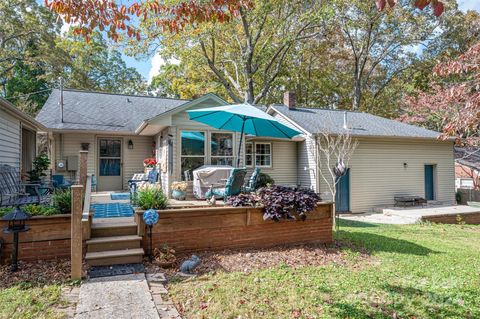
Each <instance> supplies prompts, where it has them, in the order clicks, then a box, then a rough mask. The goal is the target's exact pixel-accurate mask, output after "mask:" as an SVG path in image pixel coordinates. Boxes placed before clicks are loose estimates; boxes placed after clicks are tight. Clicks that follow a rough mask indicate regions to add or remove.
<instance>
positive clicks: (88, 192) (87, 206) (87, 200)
mask: <svg viewBox="0 0 480 319" xmlns="http://www.w3.org/2000/svg"><path fill="white" fill-rule="evenodd" d="M91 196H92V174H87V182H86V185H85V193H84V201H83V216H84V217H85V215H88V214H89V213H90V197H91Z"/></svg>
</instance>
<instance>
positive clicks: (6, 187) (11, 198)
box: [0, 165, 52, 206]
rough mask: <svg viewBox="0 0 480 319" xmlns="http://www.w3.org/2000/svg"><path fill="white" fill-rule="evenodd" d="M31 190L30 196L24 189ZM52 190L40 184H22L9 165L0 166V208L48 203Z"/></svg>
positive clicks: (18, 174) (18, 175) (17, 174)
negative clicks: (32, 193)
mask: <svg viewBox="0 0 480 319" xmlns="http://www.w3.org/2000/svg"><path fill="white" fill-rule="evenodd" d="M27 186H28V187H29V188H30V189H31V190H33V192H34V194H35V195H30V194H29V193H28V192H27V190H26V187H27ZM51 193H52V190H51V188H50V187H48V186H42V185H40V184H33V183H23V182H22V180H21V179H20V173H19V172H18V171H17V170H16V169H15V168H14V167H12V166H10V165H0V206H21V205H28V204H45V203H48V202H49V201H50V195H51Z"/></svg>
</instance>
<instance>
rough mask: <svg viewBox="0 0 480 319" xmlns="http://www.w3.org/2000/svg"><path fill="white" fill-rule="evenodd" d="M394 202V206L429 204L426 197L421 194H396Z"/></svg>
mask: <svg viewBox="0 0 480 319" xmlns="http://www.w3.org/2000/svg"><path fill="white" fill-rule="evenodd" d="M393 200H394V204H393V206H395V207H397V206H403V207H407V206H420V205H422V207H423V205H424V204H427V201H426V200H425V198H423V197H420V196H394V197H393Z"/></svg>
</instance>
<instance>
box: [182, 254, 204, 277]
mask: <svg viewBox="0 0 480 319" xmlns="http://www.w3.org/2000/svg"><path fill="white" fill-rule="evenodd" d="M200 261H201V260H200V258H198V256H196V255H192V257H191V258H190V259H188V260H185V261H184V262H183V263H182V265H181V266H180V272H182V273H184V274H191V273H192V271H193V270H194V269H195V268H197V266H198V265H199V264H200Z"/></svg>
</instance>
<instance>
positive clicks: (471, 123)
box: [400, 43, 480, 146]
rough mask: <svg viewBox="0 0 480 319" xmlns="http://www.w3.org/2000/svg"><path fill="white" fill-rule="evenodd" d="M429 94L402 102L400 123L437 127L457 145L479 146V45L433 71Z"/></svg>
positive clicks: (437, 66) (422, 93)
mask: <svg viewBox="0 0 480 319" xmlns="http://www.w3.org/2000/svg"><path fill="white" fill-rule="evenodd" d="M433 74H434V79H435V81H434V82H433V83H432V84H431V86H430V92H426V93H425V92H421V93H418V95H416V96H411V97H407V98H406V99H405V107H406V111H407V112H406V113H405V114H404V115H403V116H402V117H401V118H400V120H402V121H405V122H409V123H418V124H423V125H426V126H428V127H430V128H438V129H439V130H441V131H442V132H443V137H444V138H447V137H455V138H456V139H457V143H459V144H467V145H472V146H479V145H480V135H479V128H480V43H477V44H475V45H474V46H472V47H471V48H470V49H469V50H468V51H467V52H465V53H464V54H462V55H460V56H458V57H456V58H452V59H449V60H447V61H444V62H441V63H439V64H437V65H436V66H435V68H434V69H433Z"/></svg>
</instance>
